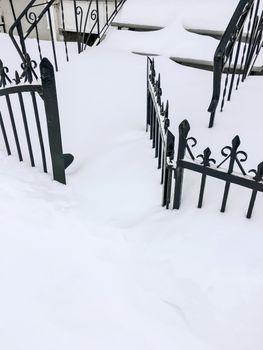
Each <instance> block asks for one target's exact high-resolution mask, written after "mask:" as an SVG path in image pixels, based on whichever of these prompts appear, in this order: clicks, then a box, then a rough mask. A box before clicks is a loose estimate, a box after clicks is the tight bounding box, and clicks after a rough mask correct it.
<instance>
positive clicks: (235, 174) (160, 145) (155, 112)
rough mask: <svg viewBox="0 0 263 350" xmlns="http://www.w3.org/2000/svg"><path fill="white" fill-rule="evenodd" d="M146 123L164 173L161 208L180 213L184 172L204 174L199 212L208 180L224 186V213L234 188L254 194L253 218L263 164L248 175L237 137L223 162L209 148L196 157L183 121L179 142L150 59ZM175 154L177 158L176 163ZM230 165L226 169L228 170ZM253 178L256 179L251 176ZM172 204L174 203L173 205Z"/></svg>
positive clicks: (262, 187) (225, 151)
mask: <svg viewBox="0 0 263 350" xmlns="http://www.w3.org/2000/svg"><path fill="white" fill-rule="evenodd" d="M147 62H148V63H147V119H146V131H147V132H149V134H150V139H151V140H152V147H153V148H154V149H155V157H156V158H158V168H159V169H161V184H162V185H163V195H162V205H163V206H165V207H166V208H167V209H169V208H170V207H172V208H173V209H179V208H180V205H181V198H182V191H183V180H184V172H185V170H188V171H192V172H194V173H197V174H201V183H200V191H199V198H198V205H197V206H198V208H201V207H202V205H203V199H204V194H205V188H206V182H207V177H213V178H216V179H218V180H221V181H223V182H224V183H225V188H224V192H223V199H222V204H221V212H225V210H226V206H227V201H228V197H229V192H230V188H231V185H232V184H235V185H239V186H242V187H245V188H247V189H250V190H251V191H252V194H251V198H250V201H249V204H248V210H247V218H251V216H252V213H253V209H254V205H255V202H256V197H257V194H258V192H263V162H261V163H260V164H259V165H258V166H257V168H256V169H252V170H249V171H246V170H245V169H244V166H243V163H244V162H246V160H247V158H248V156H247V153H245V152H244V151H242V150H240V149H239V147H240V138H239V136H235V137H234V138H233V140H232V144H231V145H230V146H226V147H224V148H223V149H222V151H221V155H222V156H223V159H222V160H221V162H219V163H217V162H216V160H215V159H213V158H212V157H211V150H210V148H206V149H205V150H204V151H203V153H202V154H198V155H197V156H196V155H194V151H193V150H194V147H195V146H196V145H197V140H196V139H195V138H194V137H190V136H189V132H190V125H189V123H188V121H187V120H184V121H183V122H182V123H181V124H180V125H179V134H178V142H177V146H176V147H175V137H174V135H173V133H172V132H171V131H170V130H169V126H170V120H169V118H168V102H167V107H166V109H164V104H163V102H162V88H161V79H160V75H158V78H157V77H156V71H155V64H154V60H153V59H150V58H147ZM175 154H177V157H176V159H175ZM226 164H227V166H226ZM251 173H252V174H254V177H252V176H250V174H251ZM171 202H172V203H173V204H172V205H171Z"/></svg>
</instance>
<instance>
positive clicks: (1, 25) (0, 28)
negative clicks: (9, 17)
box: [0, 16, 6, 33]
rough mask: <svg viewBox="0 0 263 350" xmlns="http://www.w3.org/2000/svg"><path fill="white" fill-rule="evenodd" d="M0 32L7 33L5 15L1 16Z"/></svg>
mask: <svg viewBox="0 0 263 350" xmlns="http://www.w3.org/2000/svg"><path fill="white" fill-rule="evenodd" d="M0 32H3V33H6V27H5V18H4V16H0Z"/></svg>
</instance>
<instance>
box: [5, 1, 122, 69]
mask: <svg viewBox="0 0 263 350" xmlns="http://www.w3.org/2000/svg"><path fill="white" fill-rule="evenodd" d="M125 1H126V0H111V1H110V0H104V1H101V0H72V1H71V2H66V1H65V0H47V1H43V2H41V3H39V1H38V0H31V1H29V3H28V5H27V6H26V7H25V9H24V10H23V11H22V12H21V13H20V15H19V16H17V14H16V12H15V8H14V4H13V0H9V2H10V6H11V9H12V12H13V16H14V23H13V25H12V26H11V27H10V29H9V35H10V38H11V40H12V42H13V44H14V45H15V48H16V50H17V51H18V53H19V55H20V57H21V59H22V60H25V57H26V55H27V54H30V53H29V52H28V48H27V39H28V37H29V36H30V35H32V34H34V36H35V37H36V40H37V48H38V53H39V58H40V61H41V60H42V57H43V54H42V51H43V48H42V43H41V40H40V26H41V25H42V26H43V23H44V26H45V28H46V31H47V33H48V36H49V40H50V42H51V49H52V55H53V62H54V66H55V69H56V71H58V69H59V62H58V61H59V60H58V54H57V39H58V38H60V37H61V36H62V38H63V42H64V48H65V50H64V51H65V59H66V61H68V60H69V48H68V43H69V41H76V42H77V50H78V53H81V52H82V51H84V50H85V49H86V48H87V47H89V46H92V45H94V44H98V43H99V42H100V41H101V40H102V38H103V36H104V34H105V32H106V31H107V29H108V28H109V26H110V24H111V22H112V21H113V19H114V18H115V16H116V15H117V13H118V12H119V10H120V9H121V7H122V6H123V4H124V3H125ZM65 6H66V7H67V8H66V7H65ZM66 10H67V11H66ZM54 11H55V12H56V13H55V12H54ZM56 15H57V16H58V17H59V18H56V22H57V23H56V25H54V17H56ZM72 19H74V21H73V22H75V23H74V25H73V24H72ZM45 21H46V22H47V23H46V24H45ZM42 29H43V28H42ZM16 33H17V34H18V40H17V38H16V36H15V34H16Z"/></svg>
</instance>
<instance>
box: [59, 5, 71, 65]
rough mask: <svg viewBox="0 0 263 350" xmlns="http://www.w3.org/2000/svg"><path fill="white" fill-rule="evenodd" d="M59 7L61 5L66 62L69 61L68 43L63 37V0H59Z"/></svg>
mask: <svg viewBox="0 0 263 350" xmlns="http://www.w3.org/2000/svg"><path fill="white" fill-rule="evenodd" d="M60 5H61V17H62V29H63V40H64V45H65V52H66V60H67V62H68V61H69V56H68V43H67V40H66V37H65V32H66V26H65V13H64V2H63V0H60Z"/></svg>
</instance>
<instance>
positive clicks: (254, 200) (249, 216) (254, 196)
mask: <svg viewBox="0 0 263 350" xmlns="http://www.w3.org/2000/svg"><path fill="white" fill-rule="evenodd" d="M257 193H258V191H257V190H253V192H252V195H251V199H250V203H249V208H248V211H247V218H248V219H251V216H252V212H253V209H254V205H255V202H256V198H257Z"/></svg>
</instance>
